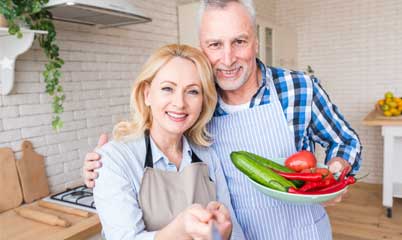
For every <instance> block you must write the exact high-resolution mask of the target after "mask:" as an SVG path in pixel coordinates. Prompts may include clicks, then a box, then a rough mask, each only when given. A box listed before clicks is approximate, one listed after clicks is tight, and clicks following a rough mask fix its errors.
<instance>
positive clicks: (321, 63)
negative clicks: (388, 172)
mask: <svg viewBox="0 0 402 240" xmlns="http://www.w3.org/2000/svg"><path fill="white" fill-rule="evenodd" d="M275 13H276V17H275V20H276V22H277V23H280V24H287V25H291V26H294V27H295V29H297V36H298V49H299V52H298V62H299V67H300V68H301V69H305V68H306V66H307V65H311V66H312V67H313V69H314V70H315V71H316V75H317V76H318V77H319V78H320V79H321V83H322V85H323V86H324V87H325V89H326V90H327V92H328V93H329V95H330V96H331V99H332V100H333V101H334V102H335V103H336V104H337V105H338V106H339V107H340V109H341V111H342V112H343V114H344V115H345V117H346V119H348V120H349V122H350V123H351V124H352V126H353V127H354V128H355V130H356V131H357V132H358V133H359V135H360V138H361V140H362V142H363V147H364V151H363V160H364V161H363V165H362V169H361V171H362V172H369V173H370V176H369V177H368V178H367V179H366V180H365V181H366V182H377V183H380V182H381V181H382V165H383V164H382V159H383V157H382V156H383V147H382V145H383V140H382V137H381V131H380V128H379V127H366V126H363V125H362V123H361V120H362V119H363V118H364V116H365V115H366V114H367V113H368V112H369V111H370V110H371V109H373V105H374V103H375V102H376V100H377V99H379V98H382V97H383V94H384V92H386V91H388V90H391V91H394V93H395V94H397V95H398V96H402V76H401V74H400V73H399V69H400V66H401V65H402V48H401V46H402V21H401V16H400V15H401V13H402V1H399V0H386V1H377V0H365V1H361V0H351V1H343V0H336V1H333V0H300V1H292V0H277V1H276V12H275Z"/></svg>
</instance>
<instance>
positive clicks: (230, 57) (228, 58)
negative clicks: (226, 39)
mask: <svg viewBox="0 0 402 240" xmlns="http://www.w3.org/2000/svg"><path fill="white" fill-rule="evenodd" d="M235 59H236V57H235V54H234V51H233V49H232V46H230V45H229V46H225V47H224V49H223V63H224V64H225V66H227V67H230V66H232V64H233V63H234V62H235Z"/></svg>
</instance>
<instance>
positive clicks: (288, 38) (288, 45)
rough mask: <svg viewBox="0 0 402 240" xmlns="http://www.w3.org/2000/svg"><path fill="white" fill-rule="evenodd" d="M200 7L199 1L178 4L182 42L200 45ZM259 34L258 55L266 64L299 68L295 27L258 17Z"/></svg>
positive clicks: (180, 41) (195, 45)
mask: <svg viewBox="0 0 402 240" xmlns="http://www.w3.org/2000/svg"><path fill="white" fill-rule="evenodd" d="M198 7H199V2H192V3H187V4H181V5H179V6H178V18H179V43H180V44H187V45H190V46H193V47H199V39H198V26H197V24H198V23H197V19H198ZM257 35H258V42H259V53H258V57H259V58H260V59H261V60H262V61H263V62H264V63H265V64H267V65H270V66H277V67H284V68H288V69H298V66H297V57H296V56H297V34H296V31H295V30H294V29H292V28H291V27H289V26H284V25H283V26H282V25H277V24H274V23H271V22H268V21H265V20H264V19H262V18H257Z"/></svg>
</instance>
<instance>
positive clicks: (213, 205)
mask: <svg viewBox="0 0 402 240" xmlns="http://www.w3.org/2000/svg"><path fill="white" fill-rule="evenodd" d="M220 205H221V203H219V202H217V201H211V202H209V203H208V204H207V207H206V209H207V210H208V211H214V210H218V209H219V207H220Z"/></svg>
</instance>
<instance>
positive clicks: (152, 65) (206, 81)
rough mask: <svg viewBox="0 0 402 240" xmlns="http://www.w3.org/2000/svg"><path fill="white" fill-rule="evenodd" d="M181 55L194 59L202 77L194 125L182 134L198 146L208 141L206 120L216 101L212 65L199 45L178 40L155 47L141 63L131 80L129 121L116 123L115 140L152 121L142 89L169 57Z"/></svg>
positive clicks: (133, 134) (135, 132) (134, 133)
mask: <svg viewBox="0 0 402 240" xmlns="http://www.w3.org/2000/svg"><path fill="white" fill-rule="evenodd" d="M175 57H180V58H183V59H187V60H189V61H191V62H192V63H194V65H195V66H196V68H197V71H198V74H199V77H200V79H201V88H202V96H203V101H202V109H201V113H200V116H199V117H198V119H197V121H196V122H195V123H194V125H193V126H192V127H191V128H189V129H188V130H187V131H186V132H185V133H184V135H185V136H186V137H187V138H188V139H189V140H190V141H191V142H193V143H195V144H197V145H200V146H209V145H210V144H211V140H212V138H211V135H210V133H208V131H207V129H206V124H207V123H208V122H209V120H211V118H212V116H213V113H214V110H215V107H216V101H217V93H216V89H215V83H214V78H213V72H212V68H211V65H210V64H209V62H208V59H207V57H206V56H205V55H204V54H203V53H202V52H201V51H200V50H198V49H196V48H193V47H190V46H187V45H179V44H171V45H166V46H163V47H161V48H159V49H158V50H156V51H155V52H154V53H153V54H152V55H151V56H150V57H149V59H148V60H147V62H146V63H145V64H144V66H143V67H142V70H141V72H140V74H139V75H138V77H137V79H136V80H135V82H134V87H133V90H132V93H131V100H130V109H131V111H132V113H131V114H132V119H131V121H124V122H120V123H118V124H117V125H116V126H115V127H114V129H113V136H114V138H115V139H117V140H121V139H122V138H131V137H137V136H140V135H141V134H143V133H144V131H145V130H147V129H149V128H150V127H151V125H152V114H151V109H150V107H149V106H146V105H145V96H144V89H145V87H146V86H147V85H148V86H149V85H150V84H151V82H152V80H153V79H154V78H155V76H156V74H157V73H158V71H159V70H160V69H161V68H162V67H163V66H164V65H165V64H166V63H168V62H169V61H170V60H171V59H173V58H175Z"/></svg>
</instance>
